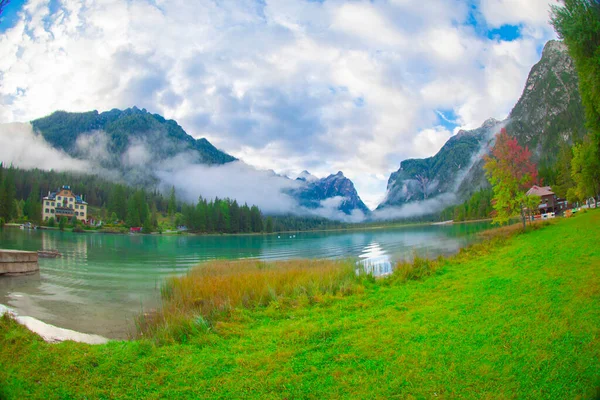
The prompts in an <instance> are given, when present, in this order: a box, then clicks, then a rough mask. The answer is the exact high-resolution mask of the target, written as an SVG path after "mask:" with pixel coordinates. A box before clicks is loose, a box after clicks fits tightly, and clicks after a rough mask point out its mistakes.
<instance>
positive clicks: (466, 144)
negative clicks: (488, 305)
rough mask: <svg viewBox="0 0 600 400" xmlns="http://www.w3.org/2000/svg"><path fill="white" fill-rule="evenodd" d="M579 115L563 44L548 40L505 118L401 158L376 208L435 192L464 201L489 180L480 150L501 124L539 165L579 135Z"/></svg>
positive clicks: (573, 77)
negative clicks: (426, 152) (422, 154)
mask: <svg viewBox="0 0 600 400" xmlns="http://www.w3.org/2000/svg"><path fill="white" fill-rule="evenodd" d="M584 121H585V117H584V111H583V106H582V104H581V98H580V95H579V91H578V79H577V73H576V71H575V66H574V62H573V60H572V59H571V58H570V56H569V54H568V51H567V47H566V46H565V44H564V43H562V42H560V41H556V40H552V41H550V42H548V43H547V44H546V46H545V47H544V50H543V52H542V57H541V59H540V61H539V62H538V63H537V64H535V65H534V66H533V67H532V69H531V71H530V73H529V76H528V78H527V83H526V85H525V88H524V89H523V93H522V95H521V97H520V99H519V101H518V102H517V103H516V105H515V107H514V108H513V109H512V111H511V113H510V115H509V117H508V118H507V119H506V120H505V121H498V120H495V119H493V118H490V119H488V120H486V121H485V122H484V123H483V124H482V126H481V127H480V128H478V129H474V130H461V131H460V132H459V133H458V134H457V135H454V136H453V137H451V138H450V139H449V140H448V141H447V142H446V144H445V145H444V146H443V147H442V148H441V149H440V151H439V152H438V153H437V154H436V155H435V156H433V157H430V158H426V159H413V160H405V161H402V162H401V163H400V168H399V169H398V171H396V172H394V173H392V174H391V176H390V178H389V180H388V192H387V196H386V199H385V200H384V202H383V203H382V204H381V205H380V206H379V208H382V207H388V206H398V205H402V204H405V203H408V202H414V201H422V200H427V199H431V198H433V197H437V196H441V195H446V197H447V198H448V199H450V200H447V201H452V199H454V201H455V202H456V201H464V200H465V199H466V198H468V197H469V196H470V195H471V194H472V193H473V192H474V191H476V190H478V189H480V188H481V187H485V186H487V185H489V183H488V182H487V179H486V178H485V174H484V172H483V156H484V155H485V154H486V153H487V152H488V151H489V148H490V146H491V144H492V143H493V135H494V134H496V133H497V132H498V131H499V130H500V128H501V127H502V126H506V130H507V132H508V134H509V135H511V136H514V137H515V138H517V140H518V141H519V143H520V144H521V145H522V146H527V147H529V149H530V150H531V151H532V153H533V157H534V161H535V162H537V163H538V165H539V166H541V167H543V166H545V165H553V163H554V162H555V160H556V158H557V156H558V153H559V149H560V147H561V146H562V145H563V144H564V143H567V144H571V143H572V142H573V141H575V140H578V139H580V138H582V137H583V135H584V134H585V127H584ZM434 211H435V210H432V212H434Z"/></svg>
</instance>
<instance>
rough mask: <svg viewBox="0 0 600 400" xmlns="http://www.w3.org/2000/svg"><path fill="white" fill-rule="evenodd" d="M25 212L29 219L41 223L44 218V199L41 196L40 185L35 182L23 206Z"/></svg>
mask: <svg viewBox="0 0 600 400" xmlns="http://www.w3.org/2000/svg"><path fill="white" fill-rule="evenodd" d="M23 214H24V215H25V216H26V217H27V218H28V219H29V221H33V222H37V223H39V222H40V221H41V219H42V199H41V198H40V189H39V186H38V185H37V184H36V183H34V185H33V187H32V189H31V192H30V193H29V197H28V198H27V201H26V202H25V205H24V207H23Z"/></svg>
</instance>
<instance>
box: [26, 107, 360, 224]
mask: <svg viewBox="0 0 600 400" xmlns="http://www.w3.org/2000/svg"><path fill="white" fill-rule="evenodd" d="M31 124H32V126H33V129H34V131H35V132H36V133H37V134H39V135H41V136H42V137H43V138H44V139H45V140H46V141H47V142H48V143H49V144H50V145H51V146H53V147H54V148H57V149H60V150H62V151H64V152H65V153H67V154H69V155H70V156H71V157H74V158H77V159H81V160H85V161H87V162H89V163H90V165H93V166H94V168H96V167H99V168H104V169H105V170H106V172H108V173H107V174H104V175H106V176H107V177H109V178H111V179H116V180H120V181H125V182H127V183H129V184H132V185H145V186H151V187H155V186H156V184H157V183H158V182H159V181H160V180H161V178H162V179H164V177H165V171H171V172H173V171H177V170H179V169H181V168H186V167H188V166H190V165H194V164H203V165H223V164H228V163H230V162H232V161H236V159H235V158H234V157H232V156H230V155H229V154H227V153H224V152H222V151H220V150H218V149H217V148H215V147H214V146H213V145H212V144H210V142H208V141H207V140H206V139H194V138H193V137H192V136H190V135H188V134H187V133H186V132H185V131H184V130H183V128H181V126H179V125H178V124H177V122H175V121H173V120H166V119H165V118H163V117H162V116H160V115H158V114H151V113H149V112H147V111H146V110H145V109H141V110H140V109H138V108H137V107H133V108H128V109H126V110H118V109H113V110H111V111H107V112H102V113H99V112H98V111H90V112H83V113H69V112H65V111H57V112H54V113H52V114H51V115H49V116H47V117H44V118H40V119H36V120H34V121H32V122H31ZM252 171H254V172H256V170H254V169H253V168H252V167H250V166H247V165H245V164H244V165H243V166H238V167H237V169H236V168H232V169H230V170H228V171H222V176H221V179H224V180H226V181H228V182H238V181H240V180H244V179H245V178H244V176H246V174H248V176H250V175H253V174H252ZM114 172H117V173H116V174H114ZM111 173H112V174H111ZM169 173H170V172H169ZM169 173H167V175H166V176H169ZM159 175H160V177H159ZM269 177H272V178H273V182H271V181H270V180H269V179H267V180H266V181H262V180H261V184H262V185H266V186H276V185H275V180H276V179H281V178H284V179H286V180H289V182H288V183H289V185H288V184H287V183H284V184H283V186H284V187H287V189H284V191H285V193H287V194H288V195H290V196H291V197H293V198H294V199H295V200H296V202H297V203H298V205H299V206H302V207H305V208H308V209H311V210H315V211H316V212H317V213H318V212H319V211H323V212H322V214H323V215H327V216H330V217H331V216H338V215H339V213H337V212H332V211H341V212H342V213H344V214H346V215H352V212H353V211H354V210H356V209H358V210H361V211H362V212H363V213H365V214H367V213H369V209H368V208H367V206H365V204H364V203H363V202H362V200H361V199H360V197H359V196H358V193H357V192H356V189H355V188H354V184H353V183H352V181H350V180H349V179H348V178H346V177H344V175H343V174H342V173H341V172H339V173H338V174H336V175H330V176H329V177H327V178H323V179H318V178H317V177H315V176H313V175H311V174H310V173H309V172H308V171H303V172H302V173H301V174H300V176H298V178H297V179H296V180H295V181H293V180H291V179H289V178H287V177H282V176H279V175H277V174H275V172H273V171H271V173H270V175H269ZM203 178H205V176H204V175H195V176H191V175H190V176H186V179H188V180H190V182H187V183H186V186H189V184H191V183H192V182H191V180H195V179H196V180H197V179H203ZM215 183H218V182H215ZM169 185H170V184H169ZM277 185H281V181H278V183H277ZM290 188H292V189H290ZM256 189H257V190H260V187H257V188H256ZM201 194H203V193H201ZM321 209H322V210H321Z"/></svg>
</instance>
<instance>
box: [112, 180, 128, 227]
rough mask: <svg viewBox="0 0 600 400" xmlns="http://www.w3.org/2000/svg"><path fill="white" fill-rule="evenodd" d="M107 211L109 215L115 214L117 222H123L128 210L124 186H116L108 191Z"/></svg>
mask: <svg viewBox="0 0 600 400" xmlns="http://www.w3.org/2000/svg"><path fill="white" fill-rule="evenodd" d="M108 210H109V211H110V212H111V213H115V215H116V216H117V218H118V219H119V220H121V221H124V220H125V218H126V217H127V210H128V204H127V194H126V191H125V186H123V185H118V184H117V185H115V186H114V187H113V188H112V190H111V191H110V198H109V200H108Z"/></svg>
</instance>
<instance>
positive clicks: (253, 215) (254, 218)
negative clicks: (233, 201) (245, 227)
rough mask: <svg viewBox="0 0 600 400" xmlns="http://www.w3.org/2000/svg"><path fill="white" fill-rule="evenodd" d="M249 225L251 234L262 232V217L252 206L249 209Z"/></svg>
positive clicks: (255, 207) (256, 208)
mask: <svg viewBox="0 0 600 400" xmlns="http://www.w3.org/2000/svg"><path fill="white" fill-rule="evenodd" d="M250 224H251V226H252V232H255V233H257V232H262V230H263V226H262V215H261V214H260V210H259V209H258V207H257V206H252V207H251V208H250Z"/></svg>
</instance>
